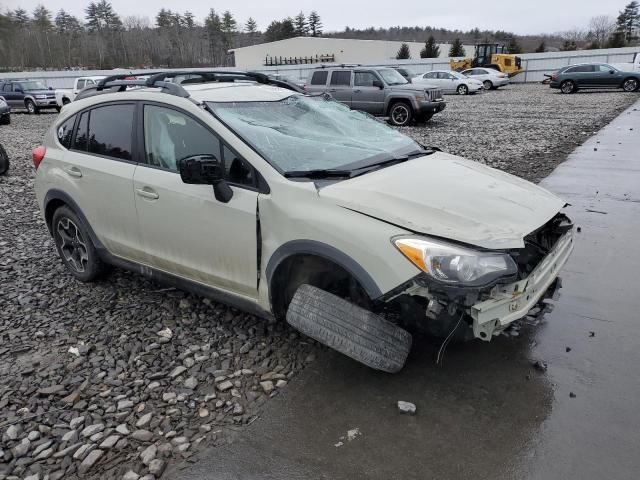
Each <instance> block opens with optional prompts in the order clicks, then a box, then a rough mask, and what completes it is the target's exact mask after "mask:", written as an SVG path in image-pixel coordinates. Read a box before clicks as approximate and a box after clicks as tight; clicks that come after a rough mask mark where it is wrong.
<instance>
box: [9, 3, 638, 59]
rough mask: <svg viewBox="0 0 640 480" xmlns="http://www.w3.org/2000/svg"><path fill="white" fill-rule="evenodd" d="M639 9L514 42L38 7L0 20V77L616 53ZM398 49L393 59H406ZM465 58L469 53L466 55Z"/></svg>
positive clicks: (103, 7)
mask: <svg viewBox="0 0 640 480" xmlns="http://www.w3.org/2000/svg"><path fill="white" fill-rule="evenodd" d="M639 28H640V6H639V4H638V2H637V1H635V0H634V1H631V2H630V3H629V4H627V5H626V6H625V8H624V9H623V10H622V11H620V12H619V15H618V17H617V18H616V19H615V20H614V18H613V17H610V16H607V15H601V16H597V17H594V18H592V19H591V21H590V23H589V26H588V27H587V28H575V29H572V30H568V31H566V32H559V33H556V34H552V35H515V34H514V33H512V32H508V31H503V30H495V31H494V30H480V29H478V28H474V29H471V30H468V31H461V30H448V29H443V28H434V27H429V26H427V27H422V26H414V27H400V26H398V27H389V28H374V27H370V28H365V29H354V28H351V27H345V29H344V30H343V31H340V32H329V33H327V32H324V31H323V24H322V20H321V17H320V15H319V14H318V12H316V11H312V12H310V13H308V14H305V13H304V12H299V13H298V14H297V15H294V16H289V17H286V18H283V19H280V20H273V21H272V22H271V23H269V24H268V25H266V26H265V28H264V30H261V29H260V27H259V25H258V24H257V22H256V20H255V19H253V18H248V19H246V20H245V21H243V22H240V21H239V20H238V19H236V18H235V17H234V15H233V14H232V13H231V12H230V11H224V12H216V11H215V10H214V9H210V11H209V13H208V14H207V16H206V17H205V18H204V19H200V20H199V19H196V18H195V16H194V14H193V13H191V12H190V11H188V10H186V11H183V12H179V11H173V10H170V9H165V8H162V9H160V11H158V12H157V14H156V15H155V17H154V18H153V19H149V18H148V17H144V16H126V17H121V16H120V15H119V14H118V13H117V12H116V11H115V10H114V8H113V7H112V5H111V4H110V3H109V1H108V0H93V1H91V2H90V3H89V4H88V5H87V7H86V8H85V10H84V16H83V17H82V18H78V17H76V16H74V15H71V14H70V13H68V12H66V11H65V10H64V9H61V10H58V11H57V12H56V13H54V12H52V11H51V10H49V9H48V8H47V7H45V6H43V5H38V6H37V7H36V8H35V9H34V10H33V11H32V12H27V11H25V10H24V9H23V8H17V9H15V10H12V11H6V12H4V13H0V69H3V70H28V69H34V68H35V69H69V68H87V69H111V68H114V67H124V68H143V67H146V68H157V67H187V66H189V67H198V66H226V65H232V62H233V60H232V57H231V56H230V55H229V54H228V50H229V49H231V48H237V47H243V46H248V45H253V44H257V43H262V42H271V41H277V40H283V39H286V38H291V37H296V36H313V37H318V36H323V37H338V38H353V39H375V40H399V41H403V42H406V41H419V42H425V45H424V48H423V49H422V51H421V52H420V57H422V58H435V57H438V56H439V55H440V49H439V47H438V44H439V43H449V44H451V49H450V51H449V52H447V53H448V54H449V56H465V55H466V54H467V52H464V48H463V46H462V45H463V44H476V43H481V42H488V43H502V44H505V45H507V48H508V49H509V51H510V52H512V53H521V52H533V51H537V52H544V51H548V50H576V49H582V48H603V47H622V46H627V45H633V44H634V43H637V41H638V38H637V35H638V29H639ZM404 47H405V46H403V47H402V48H401V49H400V51H398V54H397V57H398V58H408V56H409V48H408V46H406V48H404ZM469 53H470V52H469Z"/></svg>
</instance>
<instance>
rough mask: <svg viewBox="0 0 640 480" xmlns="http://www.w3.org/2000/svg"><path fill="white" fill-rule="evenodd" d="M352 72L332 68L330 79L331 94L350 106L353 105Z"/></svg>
mask: <svg viewBox="0 0 640 480" xmlns="http://www.w3.org/2000/svg"><path fill="white" fill-rule="evenodd" d="M351 74H352V71H351V70H332V71H331V78H330V79H329V94H330V95H331V96H332V97H333V98H335V99H336V100H338V101H339V102H342V103H344V104H345V105H348V106H351V94H352V92H353V88H352V87H351V77H352V75H351Z"/></svg>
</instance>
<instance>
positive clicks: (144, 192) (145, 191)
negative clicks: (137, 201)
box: [136, 187, 160, 200]
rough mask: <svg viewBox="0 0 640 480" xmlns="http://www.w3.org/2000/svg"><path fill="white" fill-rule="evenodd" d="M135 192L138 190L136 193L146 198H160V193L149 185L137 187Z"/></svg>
mask: <svg viewBox="0 0 640 480" xmlns="http://www.w3.org/2000/svg"><path fill="white" fill-rule="evenodd" d="M136 192H138V195H140V196H141V197H143V198H148V199H149V200H157V199H158V198H160V195H158V194H157V193H156V192H154V191H153V190H152V189H151V188H149V187H142V188H137V189H136Z"/></svg>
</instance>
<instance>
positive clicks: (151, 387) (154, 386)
mask: <svg viewBox="0 0 640 480" xmlns="http://www.w3.org/2000/svg"><path fill="white" fill-rule="evenodd" d="M159 386H160V382H151V383H150V384H149V385H147V390H155V389H156V388H158V387H159Z"/></svg>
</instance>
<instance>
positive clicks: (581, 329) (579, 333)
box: [166, 102, 640, 480]
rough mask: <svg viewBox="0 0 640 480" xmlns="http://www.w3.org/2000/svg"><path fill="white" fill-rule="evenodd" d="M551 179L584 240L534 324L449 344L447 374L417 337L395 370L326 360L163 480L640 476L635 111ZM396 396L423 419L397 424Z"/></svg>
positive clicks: (326, 356)
mask: <svg viewBox="0 0 640 480" xmlns="http://www.w3.org/2000/svg"><path fill="white" fill-rule="evenodd" d="M542 185H544V186H545V187H547V188H549V189H550V190H552V191H555V192H557V193H558V194H559V195H561V196H562V197H563V198H564V199H566V200H567V202H569V203H570V204H571V206H570V207H568V208H567V213H568V215H569V216H570V217H571V218H572V219H573V220H574V222H575V223H576V225H578V226H579V227H580V230H581V232H580V233H579V234H578V235H577V241H576V248H575V250H574V253H573V255H572V257H571V258H570V260H569V263H568V264H567V265H566V266H565V268H564V270H563V273H562V279H563V288H562V289H561V290H560V293H559V296H558V297H556V299H555V300H554V301H552V302H551V303H552V305H553V310H552V311H551V312H548V313H546V314H545V315H544V317H543V321H542V322H541V323H540V324H539V325H537V326H533V325H524V326H523V328H522V329H521V331H520V335H519V336H515V337H506V336H500V337H498V338H495V339H494V340H493V341H492V342H491V343H490V344H485V343H482V342H479V341H478V342H477V343H471V344H466V345H456V344H452V345H450V346H449V347H448V349H447V351H446V354H445V356H444V363H443V364H442V365H436V363H435V358H436V353H437V350H438V348H439V345H438V344H435V343H429V342H428V341H426V340H416V341H414V349H413V352H412V354H411V356H410V358H409V360H408V362H407V365H406V367H405V369H404V370H403V371H402V372H400V373H399V374H396V375H387V374H383V373H378V372H375V371H372V370H370V369H367V368H366V367H363V366H360V365H359V364H357V363H355V362H353V361H351V360H349V359H347V358H345V357H342V356H340V355H339V354H335V353H333V352H330V351H325V353H323V354H322V355H321V358H319V359H318V360H317V361H316V362H315V363H313V364H312V366H311V367H309V368H307V369H306V370H305V371H304V373H303V374H302V375H300V376H299V377H297V379H296V381H294V382H291V383H290V386H288V387H287V388H286V389H285V391H284V393H282V394H281V395H280V396H279V397H278V398H277V399H275V401H272V402H269V404H268V405H267V407H266V408H265V410H264V411H263V414H262V415H261V418H260V419H259V420H258V421H256V422H255V423H254V424H253V425H252V426H251V427H250V428H248V429H246V430H245V431H243V432H242V433H241V434H240V435H239V436H238V438H237V439H236V440H235V441H234V442H233V443H232V444H229V445H226V446H222V447H217V448H213V449H210V450H208V451H207V452H205V454H203V455H201V456H199V457H196V458H191V459H190V461H191V462H193V463H192V464H191V465H188V466H187V468H185V466H184V465H183V466H182V467H181V468H178V467H176V468H175V469H174V470H172V471H170V472H167V474H166V476H167V477H168V478H181V479H215V480H226V479H242V480H244V479H283V480H285V479H316V478H318V479H319V478H327V479H336V480H340V479H359V478H367V479H384V480H389V479H427V478H438V479H462V478H465V479H466V478H484V479H512V478H517V479H564V478H580V479H581V480H588V479H598V480H599V479H603V478H611V479H613V478H615V479H636V478H638V472H639V471H640V456H639V455H638V452H639V451H640V415H639V414H638V410H639V408H638V407H640V372H639V366H640V288H639V286H638V272H640V240H639V239H640V102H638V103H636V104H635V106H633V107H631V108H629V109H628V110H626V111H625V112H624V113H623V114H622V115H620V116H619V117H618V118H617V119H616V120H614V121H613V122H612V123H611V124H610V125H609V126H607V127H605V128H604V129H603V130H602V131H601V132H600V133H598V135H596V136H594V137H592V138H591V139H589V140H588V141H587V142H586V143H585V144H584V145H583V146H581V147H580V148H578V149H577V150H576V151H575V152H574V153H573V154H572V155H571V156H570V157H569V159H568V160H567V161H566V162H565V163H563V164H562V165H560V166H559V167H558V168H557V169H556V170H555V171H554V173H553V174H552V175H551V176H550V177H548V178H547V179H546V180H545V181H543V182H542ZM536 360H542V361H544V362H546V363H547V364H548V370H547V371H546V372H540V371H538V370H536V369H534V368H533V366H532V363H533V362H535V361H536ZM398 400H405V401H409V402H413V403H415V404H416V405H417V409H418V412H417V415H415V416H407V415H401V414H399V413H398V411H397V408H396V402H397V401H398ZM356 429H357V430H356ZM350 430H351V437H352V439H351V440H349V436H348V434H347V432H348V431H350Z"/></svg>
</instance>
